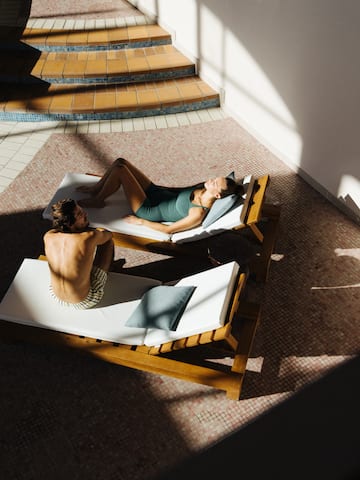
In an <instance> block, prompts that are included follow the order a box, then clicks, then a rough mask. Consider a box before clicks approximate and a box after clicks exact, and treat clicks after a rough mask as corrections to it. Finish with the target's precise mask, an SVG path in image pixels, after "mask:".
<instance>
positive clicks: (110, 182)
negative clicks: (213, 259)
mask: <svg viewBox="0 0 360 480" xmlns="http://www.w3.org/2000/svg"><path fill="white" fill-rule="evenodd" d="M121 185H122V187H123V189H124V192H125V195H126V198H127V199H128V201H129V204H130V207H131V209H132V211H133V212H134V214H135V215H128V216H127V217H125V219H126V221H128V222H129V223H133V224H136V225H144V226H146V227H149V228H152V229H154V230H158V231H160V232H164V233H168V234H172V233H176V232H182V231H184V230H189V229H191V228H195V227H197V226H199V225H201V223H202V222H203V220H204V218H205V216H206V214H207V213H208V212H209V210H210V208H211V206H212V205H213V203H214V202H215V200H217V199H218V198H222V197H225V196H227V195H230V194H232V193H236V194H238V195H240V194H242V193H243V187H242V185H238V184H237V183H236V182H235V181H234V180H233V179H232V178H229V177H217V178H213V179H210V180H207V181H206V182H205V183H201V184H198V185H193V186H190V187H182V188H173V187H162V186H159V185H155V184H154V183H153V182H152V181H151V180H150V179H149V178H148V177H147V176H146V175H145V174H144V173H143V172H141V171H140V170H139V169H138V168H136V167H135V166H134V165H133V164H132V163H130V162H129V161H128V160H125V159H124V158H118V159H117V160H115V161H114V163H113V164H112V165H111V166H110V167H109V169H108V170H107V171H106V172H105V174H104V175H103V177H101V179H100V180H99V181H98V182H97V183H96V184H95V185H92V186H87V185H84V186H80V187H78V188H77V190H78V191H81V192H86V193H89V194H90V195H91V197H90V198H86V199H82V200H79V201H78V203H79V205H81V206H82V207H91V208H102V207H104V206H105V200H106V198H107V197H109V196H110V195H112V194H113V193H114V192H116V191H117V190H118V189H119V188H120V186H121ZM161 222H172V223H171V224H169V225H166V224H164V223H161Z"/></svg>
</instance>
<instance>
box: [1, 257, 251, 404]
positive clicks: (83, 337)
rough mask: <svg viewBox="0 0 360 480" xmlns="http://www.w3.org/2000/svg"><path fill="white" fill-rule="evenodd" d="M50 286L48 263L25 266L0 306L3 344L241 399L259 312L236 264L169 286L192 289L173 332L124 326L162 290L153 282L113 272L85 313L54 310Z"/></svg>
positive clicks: (38, 261)
mask: <svg viewBox="0 0 360 480" xmlns="http://www.w3.org/2000/svg"><path fill="white" fill-rule="evenodd" d="M42 258H44V257H42ZM34 279H36V281H34ZM49 280H50V275H49V268H48V264H47V261H44V260H43V259H29V258H26V259H24V261H23V263H22V265H21V266H20V268H19V270H18V272H17V273H16V275H15V277H14V279H13V281H12V283H11V285H10V287H9V289H8V290H7V292H6V294H5V296H4V297H3V299H2V301H1V303H0V319H1V320H0V338H1V339H2V341H11V342H13V341H14V340H15V341H31V342H33V343H35V344H44V343H45V344H50V345H56V346H65V347H70V348H75V349H80V350H81V351H84V352H85V353H88V354H91V355H94V356H95V357H98V358H100V359H103V360H106V361H109V362H112V363H115V364H119V365H123V366H127V367H130V368H135V369H138V370H144V371H147V372H152V373H156V374H163V375H169V376H172V377H175V378H178V379H182V380H187V381H192V382H196V383H200V384H205V385H208V386H211V387H214V388H216V389H220V390H224V391H226V393H227V396H228V397H229V398H231V399H239V398H240V393H241V387H242V382H243V378H244V375H245V369H246V362H247V359H248V357H249V354H250V349H251V345H252V341H253V338H254V335H255V331H256V326H257V323H258V320H259V305H258V304H254V303H249V302H247V300H246V295H245V286H246V274H245V273H241V272H240V267H239V265H238V264H237V263H236V262H229V263H227V264H224V265H221V266H219V267H214V268H211V269H209V270H206V271H202V272H200V273H196V274H194V275H190V276H188V277H184V278H183V279H181V280H180V281H178V282H177V283H176V284H172V285H169V286H168V287H169V288H170V289H171V288H172V289H174V288H175V289H178V287H182V288H185V287H195V290H194V291H193V293H192V296H191V298H190V300H187V303H186V304H185V310H184V311H183V313H182V314H181V315H180V320H179V323H178V326H177V327H176V329H175V330H174V329H172V330H169V329H167V328H168V327H166V326H165V327H164V326H161V327H159V326H158V325H157V326H156V328H154V325H153V324H151V325H150V326H148V324H145V325H143V326H141V327H139V325H138V324H136V325H137V326H135V327H133V326H128V325H127V324H128V323H129V322H130V321H132V319H133V318H134V315H135V314H136V312H138V311H139V309H140V307H143V306H144V305H145V307H147V306H148V304H146V303H144V302H145V297H146V296H147V295H148V294H149V291H154V288H157V287H161V283H160V282H159V281H157V280H154V279H150V278H144V277H136V276H133V275H127V274H121V273H114V272H110V273H109V277H108V282H107V286H106V290H105V295H104V297H103V299H102V300H101V303H100V304H99V305H98V306H97V307H95V308H92V309H89V310H75V309H72V308H68V307H64V306H61V305H59V304H58V302H57V301H56V300H54V298H53V297H52V295H51V293H50V291H49ZM178 290H179V289H178ZM144 295H145V296H144ZM162 295H163V293H162ZM161 303H162V302H161ZM164 303H166V302H164ZM145 317H146V315H145ZM142 321H143V320H142ZM145 321H146V322H148V318H147V317H146V318H145ZM209 353H210V355H209ZM225 357H226V362H224V361H223V360H224V358H225ZM209 358H210V360H209Z"/></svg>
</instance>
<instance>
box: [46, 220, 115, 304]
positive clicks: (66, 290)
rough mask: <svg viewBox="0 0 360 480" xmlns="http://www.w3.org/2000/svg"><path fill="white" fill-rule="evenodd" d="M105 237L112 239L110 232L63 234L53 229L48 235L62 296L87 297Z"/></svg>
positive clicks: (75, 300) (54, 281)
mask: <svg viewBox="0 0 360 480" xmlns="http://www.w3.org/2000/svg"><path fill="white" fill-rule="evenodd" d="M102 237H104V238H106V239H108V237H109V232H99V231H97V230H92V231H86V232H81V233H62V232H58V231H57V230H54V229H53V230H49V231H48V232H47V233H46V234H45V236H44V244H45V255H46V257H47V259H48V262H49V267H50V273H51V284H52V288H53V291H54V293H55V295H56V296H57V297H58V298H60V299H61V300H63V301H66V302H70V303H78V302H81V301H82V300H84V298H86V296H87V294H88V292H89V289H90V273H91V269H92V266H93V260H94V255H95V250H96V247H97V245H99V244H101V243H105V242H103V238H102ZM110 238H111V234H110ZM106 241H107V240H106Z"/></svg>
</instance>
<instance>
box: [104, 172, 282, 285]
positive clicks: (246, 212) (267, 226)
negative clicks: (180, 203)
mask: <svg viewBox="0 0 360 480" xmlns="http://www.w3.org/2000/svg"><path fill="white" fill-rule="evenodd" d="M269 182H270V177H269V175H264V176H262V177H260V178H258V179H252V181H251V183H250V186H249V190H250V192H249V194H248V195H247V197H246V200H245V203H244V207H243V209H242V211H241V216H240V218H239V225H238V226H236V227H234V228H233V229H232V232H236V233H239V234H240V233H241V232H242V231H243V230H244V229H249V230H250V231H251V232H252V233H253V234H254V237H255V240H256V241H257V242H258V243H259V244H261V250H260V254H259V256H258V257H257V258H255V259H254V261H253V263H252V265H251V271H252V273H253V274H254V275H255V277H256V279H257V281H259V282H265V281H266V280H267V278H268V273H269V266H270V259H271V255H272V253H273V251H274V247H275V242H276V236H277V229H278V223H279V217H280V206H277V205H271V204H268V203H266V202H265V195H266V189H267V187H268V185H269ZM262 222H263V224H262V225H261V223H262ZM113 238H114V242H115V244H116V245H117V246H119V247H122V248H130V249H136V250H142V251H148V252H153V253H159V254H164V255H170V256H178V255H185V256H195V257H197V258H200V257H208V256H209V250H208V242H209V238H207V239H203V240H196V241H193V242H187V243H174V242H171V241H160V240H154V239H151V238H144V237H139V236H136V235H129V234H125V233H119V232H113ZM210 238H211V237H210Z"/></svg>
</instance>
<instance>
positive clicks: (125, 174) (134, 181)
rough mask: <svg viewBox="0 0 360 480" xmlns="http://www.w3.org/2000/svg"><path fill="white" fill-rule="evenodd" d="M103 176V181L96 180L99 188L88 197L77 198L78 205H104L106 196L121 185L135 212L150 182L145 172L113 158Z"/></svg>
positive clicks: (143, 198) (99, 206) (100, 206)
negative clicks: (113, 160) (111, 163)
mask: <svg viewBox="0 0 360 480" xmlns="http://www.w3.org/2000/svg"><path fill="white" fill-rule="evenodd" d="M103 178H105V180H104V181H102V180H103V179H101V180H99V182H98V184H99V187H100V188H99V190H98V191H97V192H96V193H95V194H93V196H91V197H90V198H84V199H81V200H79V201H78V203H79V205H81V206H82V207H90V208H91V207H92V208H102V207H104V206H105V200H106V198H107V197H109V196H110V195H112V194H113V193H114V192H116V191H117V190H118V189H119V188H120V186H121V185H122V186H123V189H124V192H125V195H126V198H127V199H128V201H129V203H130V207H131V209H132V210H133V211H134V212H136V210H137V209H138V208H139V207H140V206H141V205H142V203H143V202H144V200H145V198H146V194H145V190H146V189H147V188H148V187H149V185H150V183H151V181H150V180H149V178H148V177H147V176H146V175H145V174H143V173H142V172H141V171H140V170H138V169H137V168H136V167H134V166H133V165H132V164H131V163H130V162H128V161H127V160H124V159H117V160H115V162H114V163H113V165H112V166H111V167H110V170H109V171H108V172H106V173H105V175H104V177H103Z"/></svg>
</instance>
